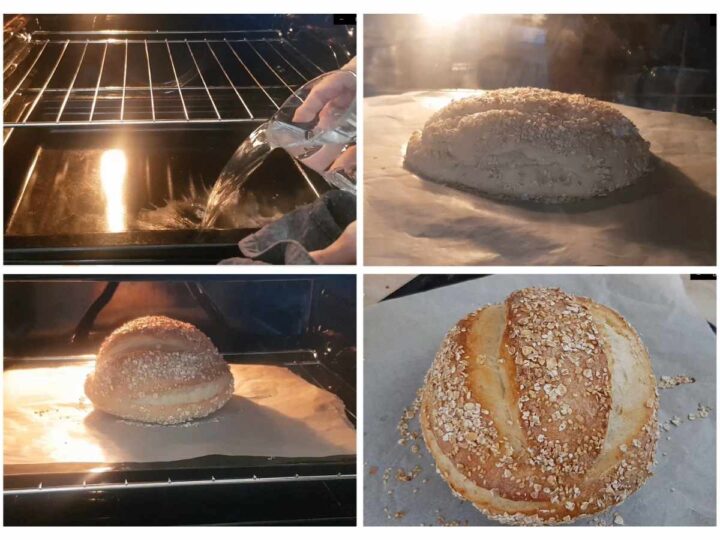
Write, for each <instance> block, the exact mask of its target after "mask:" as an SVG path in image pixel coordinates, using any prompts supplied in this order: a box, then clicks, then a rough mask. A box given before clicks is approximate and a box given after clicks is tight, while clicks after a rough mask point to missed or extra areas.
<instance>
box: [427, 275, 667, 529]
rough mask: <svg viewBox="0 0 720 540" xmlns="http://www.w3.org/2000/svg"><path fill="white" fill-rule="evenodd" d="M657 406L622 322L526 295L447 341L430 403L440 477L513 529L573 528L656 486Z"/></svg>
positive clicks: (641, 351)
mask: <svg viewBox="0 0 720 540" xmlns="http://www.w3.org/2000/svg"><path fill="white" fill-rule="evenodd" d="M657 409H658V398H657V390H656V385H655V377H654V375H653V371H652V367H651V365H650V358H649V355H648V352H647V350H646V349H645V347H644V346H643V344H642V342H641V341H640V338H639V337H638V335H637V333H636V332H635V330H634V329H633V328H632V327H631V326H630V325H629V324H628V323H627V321H625V319H623V318H622V317H621V316H620V315H619V314H618V313H616V312H615V311H613V310H611V309H610V308H607V307H605V306H603V305H600V304H597V303H595V302H593V301H592V300H590V299H588V298H578V297H573V296H569V295H567V294H565V293H563V292H562V291H560V290H559V289H523V290H519V291H516V292H514V293H513V294H511V295H510V296H509V297H508V298H507V300H506V301H505V303H504V304H496V305H490V306H487V307H484V308H482V309H479V310H478V311H476V312H474V313H471V314H470V315H468V316H467V317H466V318H464V319H463V320H461V321H460V322H459V323H458V324H457V326H455V327H454V328H453V329H452V330H450V332H449V333H448V334H447V336H446V338H445V341H444V342H443V344H442V347H441V348H440V350H439V352H438V353H437V355H436V357H435V362H434V363H433V366H432V368H431V369H430V371H429V372H428V374H427V377H426V380H425V385H424V387H423V389H422V391H421V408H420V423H421V426H422V433H423V437H424V439H425V442H426V444H427V447H428V449H429V451H430V453H431V454H432V455H433V457H434V458H435V462H436V466H437V469H438V472H439V473H440V474H441V475H442V476H443V478H444V479H445V480H446V481H447V483H448V484H449V485H450V487H451V489H452V490H453V491H454V492H455V493H456V494H457V495H459V496H460V497H462V498H465V499H468V500H469V501H471V502H472V503H473V504H474V505H475V506H476V507H477V508H478V509H479V510H481V511H483V512H484V513H485V514H487V515H488V516H489V517H491V518H494V519H498V520H501V521H503V522H508V523H517V524H545V523H563V522H569V521H573V520H574V519H576V518H578V517H581V516H588V515H592V514H596V513H598V512H602V511H604V510H606V509H607V508H608V507H610V506H612V505H615V504H618V503H620V502H622V501H623V500H624V499H625V498H626V497H627V496H628V495H630V494H632V493H633V492H635V491H636V490H637V489H638V488H639V487H640V486H641V485H642V484H643V483H644V482H645V480H646V479H647V478H648V477H649V476H650V474H651V472H650V471H651V467H652V465H653V461H654V454H655V446H656V442H657V428H658V426H657Z"/></svg>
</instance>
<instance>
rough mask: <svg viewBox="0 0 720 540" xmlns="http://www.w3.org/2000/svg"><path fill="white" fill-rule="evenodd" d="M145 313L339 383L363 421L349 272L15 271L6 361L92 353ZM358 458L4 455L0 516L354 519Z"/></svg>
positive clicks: (351, 416) (48, 519)
mask: <svg viewBox="0 0 720 540" xmlns="http://www.w3.org/2000/svg"><path fill="white" fill-rule="evenodd" d="M150 313H153V314H163V315H167V316H170V317H175V318H177V319H181V320H185V321H188V322H191V323H193V324H195V325H196V326H197V327H198V328H200V329H201V330H202V331H203V332H205V333H206V334H207V335H208V336H210V338H211V339H212V340H213V342H214V343H215V344H216V346H217V347H218V349H219V350H220V351H221V353H222V354H223V356H224V358H225V359H226V360H227V361H228V362H230V363H238V364H267V365H272V366H283V367H286V368H288V369H289V370H291V371H292V372H293V373H294V374H296V375H298V376H300V377H302V378H303V379H304V380H305V381H307V382H308V383H310V384H312V385H314V386H317V387H320V388H323V389H325V390H327V391H329V392H332V393H333V394H334V395H336V396H338V397H339V398H340V399H341V400H342V402H343V404H344V406H345V415H346V417H347V420H348V421H349V422H350V423H351V424H352V425H353V426H356V382H355V380H356V379H355V376H356V375H355V366H356V357H355V355H356V350H355V282H354V278H353V276H328V277H325V276H297V277H293V276H279V277H270V276H243V277H227V278H226V277H219V276H218V277H208V276H206V277H203V278H198V277H192V278H190V277H183V276H178V277H173V278H147V277H136V278H129V277H126V276H124V277H122V278H121V279H120V280H116V279H115V278H112V280H108V279H102V278H96V277H73V278H67V277H61V278H54V277H47V278H37V277H33V278H24V277H13V278H8V279H6V281H5V328H4V330H5V338H4V346H5V358H4V370H13V369H31V368H35V367H59V366H68V365H72V364H77V363H87V362H88V361H92V359H93V357H94V353H95V352H96V351H97V349H98V347H99V344H100V343H101V342H102V340H103V339H104V337H105V336H107V334H108V333H109V332H111V331H112V330H113V329H114V328H116V327H117V326H119V325H120V324H122V323H123V322H125V321H127V320H130V319H132V318H135V317H138V316H142V315H146V314H150ZM48 384H52V381H48ZM250 436H251V435H250ZM59 444H60V443H59ZM355 467H356V459H355V456H354V455H338V456H329V457H312V458H307V457H305V458H292V457H276V456H257V455H255V456H237V455H205V456H199V457H196V458H193V459H185V460H180V461H171V462H153V463H147V462H142V463H102V464H98V463H75V462H63V463H59V462H55V463H33V464H23V465H6V466H5V469H4V499H5V512H4V515H5V524H82V523H85V524H87V523H94V524H194V523H292V522H296V523H315V524H322V523H334V524H343V523H351V522H354V519H355V470H356V468H355ZM150 501H152V504H151V505H150V507H148V503H149V502H150ZM38 505H40V506H38ZM38 508H42V510H38Z"/></svg>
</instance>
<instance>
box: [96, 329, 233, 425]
mask: <svg viewBox="0 0 720 540" xmlns="http://www.w3.org/2000/svg"><path fill="white" fill-rule="evenodd" d="M234 386H235V385H234V381H233V376H232V374H231V373H230V368H229V367H228V365H227V363H226V362H225V361H224V360H223V358H222V356H221V355H220V353H219V352H218V350H217V349H216V348H215V345H213V343H212V341H210V338H208V337H207V336H206V335H205V334H203V333H202V332H201V331H200V330H198V329H197V328H196V327H195V326H193V325H192V324H189V323H185V322H181V321H177V320H175V319H170V318H168V317H158V316H151V317H141V318H139V319H135V320H133V321H130V322H128V323H126V324H124V325H123V326H121V327H120V328H118V329H117V330H115V331H114V332H113V333H112V334H110V335H109V336H108V337H107V338H106V339H105V341H104V342H103V343H102V345H101V347H100V351H99V352H98V355H97V360H96V362H95V371H94V372H93V373H91V374H90V375H88V377H87V379H86V381H85V394H86V395H87V397H88V398H89V399H90V401H92V403H93V405H94V406H95V408H96V409H99V410H101V411H104V412H107V413H109V414H113V415H115V416H119V417H121V418H127V419H130V420H138V421H141V422H149V423H156V424H178V423H182V422H187V421H188V420H192V419H194V418H202V417H204V416H207V415H209V414H211V413H213V412H215V411H216V410H218V409H219V408H221V407H222V406H223V405H224V404H225V403H226V402H227V401H228V400H229V399H230V397H231V396H232V394H233V390H234Z"/></svg>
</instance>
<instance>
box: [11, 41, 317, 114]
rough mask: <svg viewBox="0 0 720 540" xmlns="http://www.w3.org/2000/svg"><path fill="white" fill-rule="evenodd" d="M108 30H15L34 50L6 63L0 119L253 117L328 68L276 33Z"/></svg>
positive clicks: (276, 105)
mask: <svg viewBox="0 0 720 540" xmlns="http://www.w3.org/2000/svg"><path fill="white" fill-rule="evenodd" d="M111 35H112V37H109V36H108V34H107V33H105V32H102V31H100V32H91V33H88V32H78V33H74V34H73V33H67V32H65V33H62V35H61V36H58V35H55V34H54V33H50V32H34V33H33V34H31V35H24V36H18V37H17V39H19V40H21V41H24V43H25V47H29V48H30V51H29V52H27V54H25V56H24V57H23V58H22V59H19V57H20V56H21V55H22V54H23V51H22V48H21V49H20V50H19V51H18V52H17V53H16V54H15V55H14V57H13V58H8V59H6V61H5V71H4V73H5V76H4V79H5V96H6V97H5V99H4V101H3V117H4V126H5V127H7V128H16V127H26V126H35V127H56V126H94V125H98V126H118V125H120V126H122V125H163V124H197V123H200V124H215V123H248V122H249V123H259V122H263V121H265V120H267V119H268V118H269V117H270V116H272V113H273V112H275V111H276V110H278V108H279V107H280V106H281V105H282V103H283V101H284V100H285V99H286V98H287V97H288V96H290V95H291V94H294V92H295V90H296V89H297V88H299V87H300V86H301V85H302V84H304V83H305V82H307V81H308V80H310V79H312V78H314V77H316V76H318V75H320V74H321V73H323V72H324V70H323V69H322V68H321V67H320V66H318V65H317V63H315V62H314V61H313V60H312V59H311V58H310V57H309V56H308V55H307V54H305V53H304V52H303V51H301V50H300V49H299V48H298V47H297V46H296V45H295V44H293V43H292V42H291V41H290V40H289V39H287V38H286V37H284V36H283V35H282V34H281V33H279V32H278V31H273V30H267V31H256V32H255V33H247V31H242V32H240V33H239V35H236V34H235V33H233V32H227V31H222V32H212V31H197V32H162V33H159V32H126V33H124V32H115V31H113V32H111ZM18 59H19V60H18ZM16 61H17V64H16V63H15V62H16Z"/></svg>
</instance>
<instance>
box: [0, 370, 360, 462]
mask: <svg viewBox="0 0 720 540" xmlns="http://www.w3.org/2000/svg"><path fill="white" fill-rule="evenodd" d="M93 367H94V363H93V362H90V363H83V364H74V365H65V366H58V367H49V368H28V369H10V370H6V371H5V372H4V374H3V379H4V381H3V382H4V389H5V399H4V405H5V412H4V418H5V428H4V436H5V443H4V446H5V447H4V457H5V465H13V464H27V463H43V464H47V463H67V462H83V463H117V462H154V461H175V460H181V459H190V458H194V457H200V456H206V455H210V454H221V455H230V456H275V457H322V456H330V455H346V454H355V430H354V429H353V427H352V425H351V424H350V422H349V421H348V420H347V419H346V417H345V413H344V406H343V403H342V401H341V400H340V398H338V397H337V396H335V395H333V394H331V393H330V392H327V391H325V390H323V389H321V388H318V387H317V386H314V385H312V384H310V383H309V382H307V381H305V380H304V379H303V378H302V377H300V376H298V375H295V374H294V373H292V372H291V371H290V370H289V369H287V368H284V367H277V366H262V365H237V364H232V365H231V370H232V373H233V376H234V377H235V395H233V397H232V398H230V401H228V403H227V404H226V405H225V406H224V407H223V408H222V409H220V410H219V411H218V412H216V413H214V414H213V415H211V416H209V417H207V418H203V419H200V420H196V421H192V422H189V423H187V424H180V425H177V426H158V425H151V424H142V423H137V422H131V421H127V420H122V419H119V418H116V417H114V416H111V415H108V414H105V413H103V412H100V411H95V410H94V409H93V406H92V403H90V401H89V400H88V399H87V398H86V397H85V396H84V392H83V383H84V381H85V376H86V375H87V374H88V373H89V372H90V371H92V369H93Z"/></svg>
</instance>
